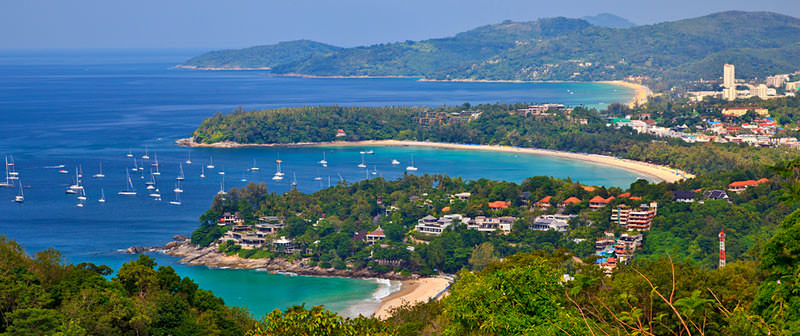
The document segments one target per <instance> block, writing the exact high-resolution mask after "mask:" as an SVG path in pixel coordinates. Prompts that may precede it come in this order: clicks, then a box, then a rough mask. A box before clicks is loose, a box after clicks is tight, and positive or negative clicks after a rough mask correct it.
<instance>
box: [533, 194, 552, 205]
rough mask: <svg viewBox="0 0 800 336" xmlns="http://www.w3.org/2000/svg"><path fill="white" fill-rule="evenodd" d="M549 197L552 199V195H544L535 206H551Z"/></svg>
mask: <svg viewBox="0 0 800 336" xmlns="http://www.w3.org/2000/svg"><path fill="white" fill-rule="evenodd" d="M551 199H553V196H545V197H544V198H542V199H540V200H539V201H538V202H536V206H537V207H540V208H549V207H551V206H552V204H550V200H551Z"/></svg>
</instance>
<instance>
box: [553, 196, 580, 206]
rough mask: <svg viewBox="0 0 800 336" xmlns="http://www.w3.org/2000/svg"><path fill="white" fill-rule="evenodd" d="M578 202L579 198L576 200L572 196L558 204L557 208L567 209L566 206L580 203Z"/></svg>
mask: <svg viewBox="0 0 800 336" xmlns="http://www.w3.org/2000/svg"><path fill="white" fill-rule="evenodd" d="M580 202H581V199H580V198H577V197H575V196H572V197H570V198H567V199H565V200H564V201H563V202H561V203H560V204H559V205H558V206H559V207H562V208H566V207H567V206H569V205H572V204H578V203H580Z"/></svg>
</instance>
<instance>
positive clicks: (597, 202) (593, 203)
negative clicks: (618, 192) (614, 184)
mask: <svg viewBox="0 0 800 336" xmlns="http://www.w3.org/2000/svg"><path fill="white" fill-rule="evenodd" d="M613 199H614V196H610V197H608V198H607V199H606V198H603V197H601V196H600V195H598V196H595V197H592V199H590V200H589V207H590V208H592V209H599V208H602V207H605V206H606V205H608V203H610V202H611V200H613Z"/></svg>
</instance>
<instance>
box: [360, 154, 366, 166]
mask: <svg viewBox="0 0 800 336" xmlns="http://www.w3.org/2000/svg"><path fill="white" fill-rule="evenodd" d="M358 168H367V164H366V163H364V152H361V163H359V164H358Z"/></svg>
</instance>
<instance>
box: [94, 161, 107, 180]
mask: <svg viewBox="0 0 800 336" xmlns="http://www.w3.org/2000/svg"><path fill="white" fill-rule="evenodd" d="M93 177H94V178H104V177H106V175H105V174H103V163H102V162H100V172H99V173H97V174H94V175H93Z"/></svg>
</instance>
